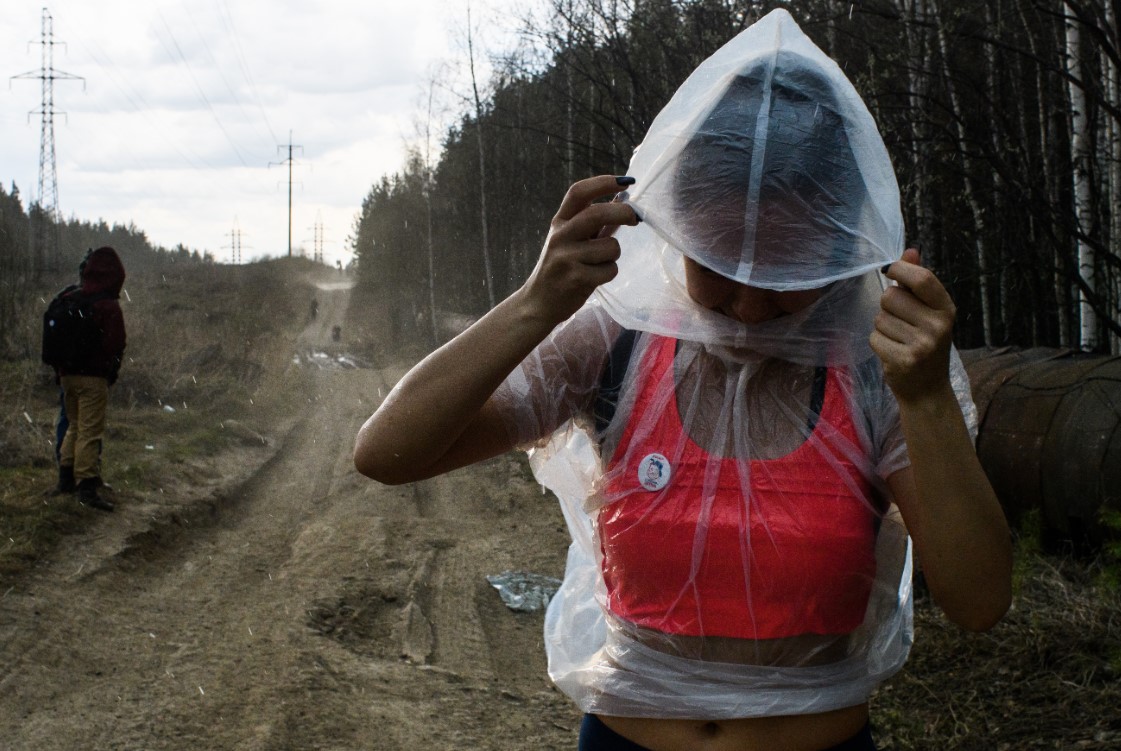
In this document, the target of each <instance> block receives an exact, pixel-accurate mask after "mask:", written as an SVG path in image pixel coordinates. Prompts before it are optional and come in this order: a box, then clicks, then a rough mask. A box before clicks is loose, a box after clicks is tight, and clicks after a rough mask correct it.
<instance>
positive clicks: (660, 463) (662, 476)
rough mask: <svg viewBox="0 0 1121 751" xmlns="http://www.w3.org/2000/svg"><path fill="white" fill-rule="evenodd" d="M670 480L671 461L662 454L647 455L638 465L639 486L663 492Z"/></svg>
mask: <svg viewBox="0 0 1121 751" xmlns="http://www.w3.org/2000/svg"><path fill="white" fill-rule="evenodd" d="M669 478H670V465H669V459H667V458H665V457H664V456H662V455H661V454H647V455H646V456H645V457H644V458H643V460H642V461H641V462H640V463H639V465H638V484H639V485H641V486H642V487H644V488H646V489H647V490H661V489H662V488H664V487H665V486H666V485H669Z"/></svg>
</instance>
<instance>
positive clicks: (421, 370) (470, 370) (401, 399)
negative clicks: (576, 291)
mask: <svg viewBox="0 0 1121 751" xmlns="http://www.w3.org/2000/svg"><path fill="white" fill-rule="evenodd" d="M553 326H554V322H553V321H551V320H549V319H547V318H544V317H542V316H540V315H538V314H536V313H535V312H534V309H533V307H532V306H529V305H527V304H525V294H524V290H519V291H518V292H516V293H514V294H513V295H511V296H510V297H508V298H507V299H506V300H504V301H503V302H501V303H499V305H498V306H496V307H495V308H494V309H493V310H491V311H490V312H489V313H487V314H486V315H485V316H483V317H482V318H481V319H479V320H478V321H477V322H476V323H475V324H474V325H472V326H471V327H470V328H469V329H467V330H466V331H464V332H463V333H462V334H460V335H459V336H457V337H456V338H455V339H453V340H452V341H450V342H448V343H447V344H445V345H444V346H443V347H440V348H439V349H437V350H436V351H435V352H432V353H431V354H430V355H428V356H427V357H426V358H424V360H422V361H421V362H420V363H419V364H417V365H416V366H415V367H414V368H413V369H412V370H410V371H409V373H408V374H407V375H406V376H405V377H404V378H402V379H401V381H400V382H399V383H398V384H397V385H396V386H394V388H393V390H392V391H391V392H390V393H389V395H388V396H387V397H386V398H385V400H384V401H383V402H382V404H381V406H379V407H378V409H377V411H375V412H374V414H373V415H371V416H370V418H369V419H368V420H367V421H366V423H365V424H364V425H363V426H362V429H361V430H360V431H359V432H358V438H357V441H356V443H355V447H354V463H355V466H356V467H357V469H358V471H359V472H361V473H362V474H364V475H367V476H369V477H372V478H373V479H375V480H379V481H381V482H386V483H390V484H396V483H401V482H411V481H413V480H417V479H422V478H424V477H430V476H432V475H434V474H439V473H440V472H443V471H447V470H448V469H450V468H452V467H449V466H447V464H448V462H447V459H448V458H449V457H448V454H449V452H452V451H453V449H455V447H456V446H457V444H458V442H459V441H460V440H461V438H462V437H463V436H464V433H465V432H467V431H468V428H469V427H471V426H472V424H473V423H477V422H478V421H480V420H482V421H484V422H485V421H486V420H487V419H488V415H485V414H483V411H484V407H485V405H486V404H487V400H488V399H489V398H490V396H491V395H492V394H493V393H494V391H495V390H496V389H497V388H498V386H499V385H500V384H501V383H502V381H503V380H504V379H505V378H506V376H508V375H509V374H510V372H511V371H512V370H513V369H514V368H515V367H517V366H518V364H519V363H520V362H521V361H522V360H523V359H524V358H525V357H526V356H527V355H528V354H529V353H530V352H531V351H532V350H533V348H534V347H535V346H537V344H539V343H540V342H541V341H542V340H543V339H544V338H545V337H546V336H547V335H548V334H549V332H550V331H551V330H552V328H553ZM501 427H502V426H500V425H480V424H476V425H475V428H476V429H475V430H471V431H470V433H471V443H472V445H471V446H467V447H464V448H465V449H466V450H465V451H464V452H462V453H464V454H465V455H466V456H467V458H468V462H469V461H477V460H478V459H481V458H485V457H486V456H488V455H493V454H495V453H500V452H501V451H502V450H504V449H506V448H509V446H505V445H502V444H503V440H502V439H503V438H504V437H505V431H504V430H502V429H501ZM476 454H478V455H476ZM452 458H454V457H452ZM462 463H467V462H462ZM457 464H459V462H457Z"/></svg>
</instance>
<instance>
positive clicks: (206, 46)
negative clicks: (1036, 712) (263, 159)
mask: <svg viewBox="0 0 1121 751" xmlns="http://www.w3.org/2000/svg"><path fill="white" fill-rule="evenodd" d="M180 5H181V7H182V8H183V12H184V13H185V14H186V15H187V17H188V18H189V19H190V21H191V26H192V27H193V28H194V30H195V34H196V35H197V36H198V39H199V42H200V43H201V44H202V49H203V51H204V52H205V54H206V62H208V63H210V65H211V66H212V68H213V71H214V72H215V73H216V74H217V75H218V78H220V79H221V81H222V85H223V86H225V87H226V91H227V92H229V95H230V98H231V100H232V101H233V103H234V105H235V106H236V107H237V109H238V111H239V112H240V113H241V117H242V121H243V122H244V123H246V124H249V125H250V126H251V127H254V128H259V127H260V123H259V122H258V121H257V120H256V119H254V118H251V117H250V116H249V113H248V112H246V111H245V106H244V105H243V103H242V97H241V96H239V95H238V92H237V91H235V90H234V87H233V86H232V85H231V84H230V80H229V79H228V78H226V74H225V73H224V72H223V68H224V67H225V66H223V65H222V64H221V63H219V61H218V59H217V57H215V55H214V52H213V51H212V50H211V48H210V43H209V42H208V41H207V36H208V35H206V34H203V33H202V31H201V30H200V29H199V26H198V21H197V16H198V13H197V12H196V13H191V12H190V11H189V9H188V8H187V7H186V5H185V4H183V3H180ZM219 15H221V14H219ZM262 136H263V134H262Z"/></svg>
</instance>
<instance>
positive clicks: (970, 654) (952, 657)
mask: <svg viewBox="0 0 1121 751" xmlns="http://www.w3.org/2000/svg"><path fill="white" fill-rule="evenodd" d="M1106 570H1108V564H1107V563H1106V561H1105V559H1104V558H1103V557H1101V556H1099V557H1098V558H1096V559H1093V560H1085V559H1076V558H1073V557H1071V556H1067V555H1060V554H1055V553H1048V552H1045V551H1044V550H1043V549H1042V545H1041V543H1040V538H1039V528H1038V521H1036V522H1034V523H1033V522H1032V520H1031V518H1030V516H1029V518H1028V519H1027V520H1026V522H1025V526H1024V527H1023V528H1021V529H1020V530H1019V531H1018V534H1017V542H1016V552H1015V570H1014V573H1013V590H1014V595H1013V605H1012V609H1011V610H1010V611H1009V613H1008V614H1007V615H1006V616H1005V618H1004V620H1003V621H1001V622H1000V623H999V624H998V625H997V626H996V627H995V628H994V629H992V630H991V631H989V632H987V633H984V634H974V633H969V632H966V631H963V630H962V629H960V628H958V627H957V626H955V625H954V624H952V623H950V622H949V621H948V620H947V619H946V618H945V617H944V616H943V615H942V614H941V612H940V611H939V610H938V608H937V606H936V605H935V604H934V603H933V601H932V600H931V598H930V597H929V595H927V594H925V593H920V595H919V596H918V598H917V600H916V603H915V645H914V648H913V649H912V652H911V657H910V660H909V661H908V662H907V665H906V666H905V667H904V669H903V671H902V672H901V673H900V674H899V675H897V676H896V677H895V678H893V679H892V680H890V681H889V682H888V683H887V684H886V685H885V686H883V687H882V688H881V689H880V690H879V692H878V693H877V695H876V696H875V697H874V699H873V723H874V724H875V725H876V726H877V729H878V731H879V732H878V733H877V736H878V742H879V744H880V745H881V746H882V747H883V748H891V749H898V750H900V751H904V750H907V749H943V748H952V749H956V750H959V751H973V750H974V749H975V750H976V751H982V750H984V751H1021V750H1026V749H1056V748H1062V749H1068V748H1069V749H1096V750H1100V751H1105V750H1106V749H1117V748H1121V592H1119V591H1118V589H1117V587H1116V586H1112V585H1111V584H1110V583H1109V580H1108V578H1107V577H1104V576H1103V572H1104V571H1106Z"/></svg>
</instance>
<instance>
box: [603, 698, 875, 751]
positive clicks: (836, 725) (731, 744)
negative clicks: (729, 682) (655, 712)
mask: <svg viewBox="0 0 1121 751" xmlns="http://www.w3.org/2000/svg"><path fill="white" fill-rule="evenodd" d="M599 718H600V720H602V721H603V724H605V725H607V727H609V728H611V729H612V730H614V731H615V732H616V733H619V734H620V735H622V736H623V737H625V738H629V739H630V740H632V741H634V742H635V743H637V744H639V745H640V746H645V747H646V748H648V749H650V751H822V749H827V748H830V747H831V746H835V745H836V744H838V743H840V742H842V741H844V740H847V739H849V738H851V737H852V736H854V735H856V734H857V733H858V732H860V729H861V728H863V727H864V725H865V723H867V722H868V705H867V704H858V705H856V706H853V707H846V708H844V709H837V710H834V711H832V712H822V713H820V714H810V715H796V716H784V717H752V718H747V719H740V720H713V721H706V720H665V719H654V718H649V717H610V716H605V715H599Z"/></svg>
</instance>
